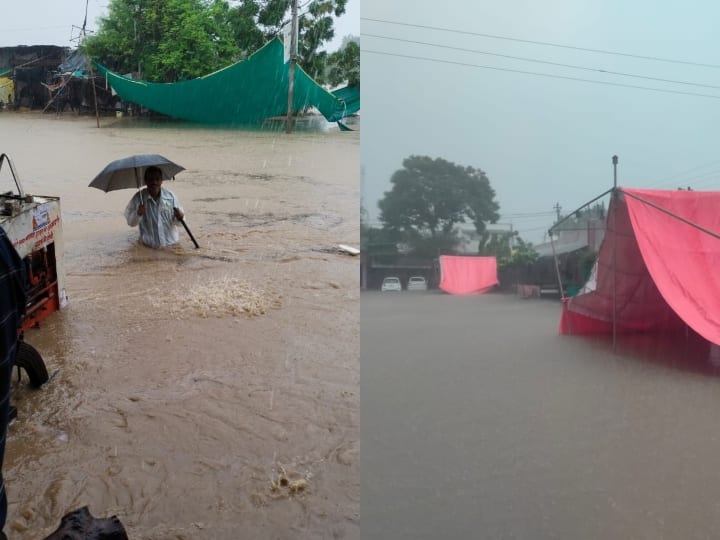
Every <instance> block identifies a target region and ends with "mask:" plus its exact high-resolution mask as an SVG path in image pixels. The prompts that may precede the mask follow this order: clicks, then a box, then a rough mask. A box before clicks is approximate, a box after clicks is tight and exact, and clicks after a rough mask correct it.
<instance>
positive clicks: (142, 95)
mask: <svg viewBox="0 0 720 540" xmlns="http://www.w3.org/2000/svg"><path fill="white" fill-rule="evenodd" d="M283 53H284V48H283V44H282V42H281V41H280V39H279V38H275V39H273V40H272V41H269V42H268V43H267V44H265V45H264V46H263V47H262V48H260V49H258V50H257V51H256V52H255V53H253V54H252V55H251V56H249V57H248V58H247V59H246V60H243V61H241V62H237V63H235V64H232V65H230V66H227V67H225V68H223V69H221V70H219V71H216V72H214V73H211V74H209V75H206V76H204V77H199V78H197V79H191V80H187V81H179V82H175V83H152V82H147V81H139V80H134V79H130V78H127V77H123V76H122V75H119V74H117V73H115V72H113V71H111V70H110V69H108V68H107V67H105V66H103V65H102V64H99V63H97V62H94V65H95V66H96V67H97V69H98V71H99V72H100V73H101V74H102V75H104V77H105V78H106V81H107V84H109V85H110V86H112V88H113V89H114V90H115V92H117V94H118V95H119V96H120V98H122V100H123V101H125V102H130V103H136V104H139V105H142V106H143V107H145V108H147V109H150V110H152V111H155V112H158V113H161V114H164V115H167V116H170V117H173V118H177V119H182V120H188V121H191V122H200V123H208V124H245V123H252V122H257V121H261V120H265V119H267V118H272V117H276V116H283V115H285V114H287V109H288V86H289V74H288V64H287V63H286V62H285V61H284V59H283ZM309 107H315V108H316V109H318V110H319V111H320V113H321V114H322V115H323V116H324V117H325V118H326V119H327V120H328V121H329V122H336V121H340V120H342V119H343V118H344V117H346V116H350V115H352V114H354V113H356V112H357V111H358V110H359V109H360V89H359V88H354V87H346V88H343V89H340V90H338V91H336V92H335V93H331V92H329V91H327V90H325V89H324V88H323V87H322V86H320V85H319V84H318V83H317V82H315V80H313V79H312V78H311V77H310V76H309V75H308V74H307V73H305V72H304V71H303V70H302V68H301V67H300V66H299V65H298V66H296V69H295V78H294V83H293V109H294V111H301V110H304V109H307V108H309Z"/></svg>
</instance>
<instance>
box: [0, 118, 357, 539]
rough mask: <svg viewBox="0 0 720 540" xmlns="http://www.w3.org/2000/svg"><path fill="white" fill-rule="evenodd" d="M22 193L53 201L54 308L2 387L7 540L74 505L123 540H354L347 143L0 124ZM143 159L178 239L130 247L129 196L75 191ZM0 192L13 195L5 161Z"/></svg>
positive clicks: (175, 129) (17, 121)
mask: <svg viewBox="0 0 720 540" xmlns="http://www.w3.org/2000/svg"><path fill="white" fill-rule="evenodd" d="M0 152H4V153H6V154H8V155H9V156H10V158H11V159H12V160H13V162H14V165H15V168H16V170H17V172H18V174H19V176H20V178H21V181H22V182H23V184H24V188H25V190H26V192H28V193H30V194H36V195H50V196H59V197H61V207H62V219H63V234H64V240H65V256H64V265H65V272H66V289H67V294H68V298H69V303H68V306H67V307H66V308H65V309H63V310H61V311H60V312H57V313H54V314H53V315H52V316H50V317H49V318H48V319H46V321H44V322H43V323H42V325H41V326H40V328H38V329H33V330H31V331H29V332H27V333H26V340H27V341H28V342H29V343H30V344H31V345H33V346H34V347H35V348H36V349H38V350H39V351H40V353H41V354H42V355H43V357H44V359H45V362H46V364H47V367H48V371H49V372H50V374H51V381H50V382H49V383H48V384H47V385H45V386H44V387H43V388H41V389H39V390H34V389H32V388H30V387H29V386H28V385H27V378H26V377H24V378H23V380H22V381H21V382H20V383H19V384H18V383H17V382H16V381H15V380H14V382H13V401H14V404H15V405H16V406H17V408H18V419H17V421H15V422H14V423H13V424H12V426H11V428H10V433H9V438H8V445H7V453H6V464H5V467H4V470H5V474H6V484H7V489H8V496H9V505H10V506H9V516H8V524H7V526H6V529H5V530H6V531H7V532H8V534H9V537H10V538H17V539H28V540H29V539H37V538H42V537H43V536H44V535H45V534H49V533H50V532H52V531H53V530H55V528H56V527H57V526H58V524H59V522H60V518H61V516H63V515H64V514H65V513H66V512H68V511H70V510H74V509H76V508H79V507H81V506H85V505H88V506H89V507H90V511H91V512H92V514H93V515H94V516H96V517H108V516H110V515H117V516H118V518H119V519H120V520H121V522H122V523H123V525H124V526H125V528H126V529H127V531H128V534H129V537H130V538H132V539H148V540H150V539H153V540H162V539H237V538H267V539H275V538H277V539H284V538H350V539H356V538H359V536H360V516H359V512H360V478H359V406H360V405H359V400H360V398H359V382H360V381H359V290H358V275H359V261H358V259H357V258H356V257H352V256H349V255H346V254H343V253H341V252H338V250H337V249H336V247H337V245H338V244H348V245H351V246H355V247H357V246H358V241H359V204H358V201H359V198H360V197H359V187H360V186H359V131H355V132H340V131H339V130H338V129H337V128H336V127H333V126H327V127H325V128H322V129H318V128H317V127H314V128H313V127H312V126H311V127H309V128H306V129H302V126H301V129H300V130H298V131H297V132H295V133H294V134H292V135H286V134H285V133H283V132H282V131H278V130H273V129H262V130H239V129H235V130H230V129H219V128H218V129H212V128H204V127H193V126H187V125H180V124H173V123H163V124H153V123H149V122H133V121H128V120H127V119H120V120H118V119H114V118H112V119H110V118H108V119H101V127H100V129H98V128H97V127H96V124H95V119H94V118H87V117H85V118H77V117H71V116H68V117H56V116H55V115H52V114H50V115H42V114H37V113H26V114H16V113H13V114H9V113H4V114H0ZM137 153H158V154H162V155H164V156H165V157H167V158H169V159H171V160H174V161H176V162H178V163H179V164H181V165H182V166H184V167H185V168H186V170H185V171H183V172H181V173H180V174H178V175H177V177H176V179H175V180H174V181H166V182H165V187H168V188H170V189H172V190H173V191H174V192H175V193H176V195H177V196H178V198H179V199H180V201H181V202H182V205H183V207H184V209H185V213H186V222H187V225H188V227H189V228H190V230H191V232H192V233H193V235H194V236H195V238H196V240H197V241H198V243H199V244H200V248H199V249H195V248H194V246H193V244H192V242H191V240H190V238H189V236H188V235H187V233H186V232H185V230H183V229H182V228H181V229H180V244H179V245H178V246H177V247H173V248H168V249H163V250H152V249H148V248H146V247H143V246H141V245H139V244H138V242H137V237H138V233H137V230H136V229H132V228H130V227H128V226H127V224H126V223H125V221H124V218H123V216H122V211H123V209H124V207H125V205H126V203H127V201H128V200H129V199H130V197H131V196H132V194H133V191H132V190H125V191H115V192H110V193H103V192H102V191H99V190H97V189H93V188H89V187H87V186H88V183H89V182H90V181H91V180H92V178H93V177H94V176H95V175H96V174H97V173H98V172H100V170H102V168H103V167H104V166H105V165H106V164H107V163H109V162H110V161H112V160H114V159H118V158H121V157H125V156H128V155H132V154H137ZM0 182H2V186H5V187H0V190H2V191H9V190H11V189H13V188H14V186H13V185H12V180H11V177H10V176H9V175H8V174H7V171H6V170H5V168H3V171H2V172H1V173H0Z"/></svg>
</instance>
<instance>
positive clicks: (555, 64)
mask: <svg viewBox="0 0 720 540" xmlns="http://www.w3.org/2000/svg"><path fill="white" fill-rule="evenodd" d="M364 36H365V37H374V38H380V39H388V40H392V41H401V42H403V43H414V44H416V45H428V46H430V47H438V48H442V49H451V50H454V51H462V52H470V53H475V54H484V55H487V56H497V57H500V58H508V59H510V60H521V61H523V62H534V63H536V64H548V65H551V66H558V67H564V68H570V69H579V70H582V71H592V72H595V73H607V74H608V75H619V76H621V77H632V78H635V79H646V80H650V81H658V82H667V83H673V84H684V85H688V86H700V87H703V88H716V89H718V90H720V86H716V85H712V84H702V83H693V82H687V81H677V80H673V79H662V78H659V77H649V76H647V75H635V74H632V73H623V72H620V71H610V70H607V69H600V68H590V67H586V66H578V65H574V64H563V63H561V62H551V61H549V60H538V59H536V58H525V57H522V56H512V55H509V54H500V53H492V52H487V51H479V50H477V49H465V48H463V47H452V46H450V45H441V44H438V43H429V42H426V41H416V40H412V39H402V38H396V37H390V36H382V35H378V34H364Z"/></svg>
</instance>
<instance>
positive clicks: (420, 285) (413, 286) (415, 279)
mask: <svg viewBox="0 0 720 540" xmlns="http://www.w3.org/2000/svg"><path fill="white" fill-rule="evenodd" d="M407 290H408V291H427V280H426V279H425V278H424V277H423V276H412V277H411V278H410V279H409V280H408V285H407Z"/></svg>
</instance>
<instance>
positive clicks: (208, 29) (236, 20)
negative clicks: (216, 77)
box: [84, 0, 360, 84]
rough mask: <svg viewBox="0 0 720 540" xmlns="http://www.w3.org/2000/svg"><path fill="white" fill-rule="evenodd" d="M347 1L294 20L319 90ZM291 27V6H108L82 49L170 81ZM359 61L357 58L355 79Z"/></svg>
mask: <svg viewBox="0 0 720 540" xmlns="http://www.w3.org/2000/svg"><path fill="white" fill-rule="evenodd" d="M346 3H347V0H315V1H314V2H312V3H311V4H310V5H309V6H307V9H306V10H305V11H304V12H303V13H302V14H300V15H299V17H298V24H299V26H298V33H299V39H298V63H299V65H300V66H301V67H302V68H303V69H304V70H305V72H307V73H308V74H309V75H310V76H311V77H313V78H315V79H316V80H317V81H318V82H319V83H321V84H322V83H324V82H325V80H324V74H325V71H326V69H325V67H326V61H327V56H328V54H327V52H325V51H321V50H320V47H321V46H322V45H323V44H324V43H327V42H328V41H329V40H331V39H332V38H333V37H334V28H333V23H334V18H333V17H339V16H341V15H343V14H344V13H345V5H346ZM301 11H302V10H301ZM289 21H290V0H241V1H234V2H233V1H231V2H228V0H110V3H109V4H108V12H107V16H106V17H103V18H101V19H100V27H99V30H98V32H97V33H96V35H94V36H91V37H88V38H87V39H86V41H85V44H84V46H85V47H86V50H87V52H88V54H89V55H90V56H91V57H92V58H93V59H96V60H98V61H99V62H101V63H103V64H105V65H106V66H108V67H109V68H111V69H113V70H114V71H118V72H120V73H128V72H138V71H139V72H140V77H141V78H143V79H145V80H149V81H156V82H173V81H177V80H183V79H192V78H196V77H201V76H203V75H207V74H208V73H212V72H213V71H216V70H218V69H220V68H223V67H225V66H227V65H229V64H232V63H234V62H236V61H238V60H241V59H243V58H246V57H247V56H249V55H250V54H252V53H253V52H255V51H256V50H257V49H259V48H260V47H262V46H263V45H264V44H265V43H266V42H267V41H269V40H270V39H272V38H274V37H275V36H277V35H279V34H280V33H281V30H282V28H283V26H284V25H285V24H287V23H289ZM359 61H360V60H359V55H358V58H357V71H358V73H359ZM358 79H359V75H358Z"/></svg>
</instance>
